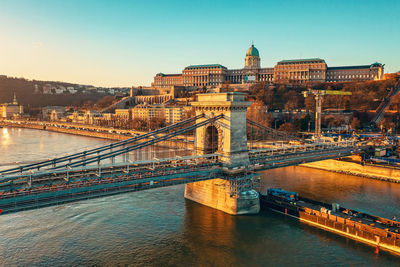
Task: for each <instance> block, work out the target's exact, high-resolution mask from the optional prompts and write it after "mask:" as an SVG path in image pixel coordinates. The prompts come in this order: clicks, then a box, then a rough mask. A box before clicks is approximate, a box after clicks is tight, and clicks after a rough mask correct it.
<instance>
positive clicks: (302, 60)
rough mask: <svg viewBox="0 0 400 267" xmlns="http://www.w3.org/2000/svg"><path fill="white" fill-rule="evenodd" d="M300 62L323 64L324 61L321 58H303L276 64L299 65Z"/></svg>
mask: <svg viewBox="0 0 400 267" xmlns="http://www.w3.org/2000/svg"><path fill="white" fill-rule="evenodd" d="M300 62H319V63H325V60H323V59H321V58H304V59H288V60H281V61H279V62H278V64H279V63H280V64H285V63H300Z"/></svg>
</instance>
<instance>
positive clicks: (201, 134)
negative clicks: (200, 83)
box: [185, 92, 260, 215]
mask: <svg viewBox="0 0 400 267" xmlns="http://www.w3.org/2000/svg"><path fill="white" fill-rule="evenodd" d="M245 96H246V95H245V94H243V93H238V92H228V93H218V94H198V95H197V100H198V101H197V102H192V105H193V106H194V107H195V110H196V115H200V114H205V115H206V118H207V117H211V118H212V117H215V116H218V115H220V114H223V115H224V116H223V119H221V120H219V121H216V122H215V123H213V124H210V125H206V126H205V127H202V128H197V129H196V138H195V149H196V152H197V154H200V155H201V154H212V153H217V154H219V155H220V157H219V160H220V161H221V163H222V165H223V167H224V169H225V173H224V174H223V175H222V176H223V177H221V178H223V179H214V180H208V181H202V182H196V183H191V184H187V185H186V188H185V198H187V199H190V200H193V201H196V202H198V203H200V204H203V205H206V206H209V207H212V208H215V209H218V210H221V211H224V212H226V213H229V214H233V215H239V214H254V213H258V212H259V210H260V201H259V195H258V193H257V192H256V191H255V190H253V185H254V184H253V181H254V178H255V177H254V175H253V174H248V172H247V168H248V165H249V164H250V160H249V155H248V147H247V132H246V111H247V107H249V106H250V105H251V102H248V101H246V99H245ZM206 118H199V119H198V121H196V122H198V123H199V122H201V121H203V120H205V119H206Z"/></svg>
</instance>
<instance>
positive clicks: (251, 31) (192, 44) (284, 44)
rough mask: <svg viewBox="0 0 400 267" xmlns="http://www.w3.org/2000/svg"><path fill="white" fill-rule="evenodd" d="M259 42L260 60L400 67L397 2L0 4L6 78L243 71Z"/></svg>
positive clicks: (37, 0) (111, 80) (117, 81)
mask: <svg viewBox="0 0 400 267" xmlns="http://www.w3.org/2000/svg"><path fill="white" fill-rule="evenodd" d="M252 40H254V44H255V46H256V47H257V48H258V50H259V51H260V57H261V66H262V67H273V66H274V65H275V64H276V62H277V61H280V60H283V59H296V58H314V57H319V58H323V59H325V61H326V62H327V64H328V66H343V65H365V64H371V63H373V62H375V61H378V62H381V63H384V64H385V72H394V71H398V70H400V0H380V1H376V0H375V1H370V0H343V1H342V0H335V1H329V0H320V1H305V0H292V1H289V0H280V1H272V0H271V1H236V0H230V1H218V0H213V1H212V0H211V1H209V0H202V1H174V0H169V1H152V0H147V1H143V0H142V1H136V0H132V1H122V0H117V1H104V0H93V1H89V0H68V1H61V0H0V74H5V75H9V76H15V77H25V78H28V79H37V80H53V81H65V82H72V83H80V84H92V85H95V86H106V87H111V86H132V85H133V86H136V85H150V83H151V82H152V80H153V76H154V75H155V74H156V73H158V72H163V73H180V72H181V71H182V69H183V68H184V67H185V66H188V65H192V64H211V63H219V64H222V65H224V66H226V67H227V68H230V69H231V68H242V67H243V65H244V57H245V52H246V50H247V48H248V47H249V46H250V45H251V42H252Z"/></svg>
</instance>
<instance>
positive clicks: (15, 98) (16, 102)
mask: <svg viewBox="0 0 400 267" xmlns="http://www.w3.org/2000/svg"><path fill="white" fill-rule="evenodd" d="M13 104H14V105H18V101H17V95H16V94H15V92H14V99H13Z"/></svg>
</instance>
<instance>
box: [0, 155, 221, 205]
mask: <svg viewBox="0 0 400 267" xmlns="http://www.w3.org/2000/svg"><path fill="white" fill-rule="evenodd" d="M218 157H219V155H218V154H208V155H197V156H182V157H175V158H165V159H153V160H144V161H137V162H126V163H115V164H105V165H100V166H96V167H93V166H91V167H89V166H87V167H83V168H70V169H64V170H56V171H50V170H47V171H41V172H36V173H31V174H19V175H13V176H10V177H7V178H3V179H1V180H0V199H1V198H2V197H3V198H4V197H10V196H17V195H23V194H30V193H34V192H37V191H43V192H45V191H57V190H62V189H63V188H64V187H65V186H66V185H68V186H70V185H71V186H74V185H76V184H78V185H80V186H81V183H85V182H87V181H88V180H91V181H104V180H105V179H107V178H111V179H114V178H115V179H116V178H118V177H121V176H126V179H130V178H129V177H131V178H132V179H141V178H145V177H151V176H157V175H160V174H162V175H168V174H171V173H179V172H180V171H182V170H188V169H192V170H195V169H197V168H198V167H212V166H219V161H218ZM64 189H65V188H64Z"/></svg>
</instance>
